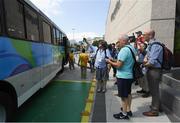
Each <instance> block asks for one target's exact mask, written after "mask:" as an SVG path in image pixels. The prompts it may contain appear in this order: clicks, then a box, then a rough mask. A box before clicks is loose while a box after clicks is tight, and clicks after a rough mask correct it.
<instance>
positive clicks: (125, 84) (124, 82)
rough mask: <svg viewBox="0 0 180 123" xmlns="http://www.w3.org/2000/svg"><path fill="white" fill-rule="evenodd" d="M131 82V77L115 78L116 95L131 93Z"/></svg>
mask: <svg viewBox="0 0 180 123" xmlns="http://www.w3.org/2000/svg"><path fill="white" fill-rule="evenodd" d="M132 83H133V79H122V78H117V86H118V96H119V97H128V95H129V94H131V86H132Z"/></svg>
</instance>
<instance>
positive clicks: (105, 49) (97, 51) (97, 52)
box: [94, 48, 108, 59]
mask: <svg viewBox="0 0 180 123" xmlns="http://www.w3.org/2000/svg"><path fill="white" fill-rule="evenodd" d="M98 51H99V48H98V49H97V50H96V54H95V56H94V59H96V56H97V53H98ZM104 52H105V58H108V57H107V54H106V49H105V50H104Z"/></svg>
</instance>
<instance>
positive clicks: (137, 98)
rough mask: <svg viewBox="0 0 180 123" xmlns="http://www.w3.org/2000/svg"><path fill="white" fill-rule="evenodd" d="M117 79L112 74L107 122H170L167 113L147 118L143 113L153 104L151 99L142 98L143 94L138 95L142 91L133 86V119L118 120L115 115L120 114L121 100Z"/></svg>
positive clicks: (107, 93) (108, 96) (106, 96)
mask: <svg viewBox="0 0 180 123" xmlns="http://www.w3.org/2000/svg"><path fill="white" fill-rule="evenodd" d="M114 82H115V78H113V77H112V73H110V80H109V81H108V82H107V92H106V94H105V98H106V99H105V100H106V121H107V122H170V120H169V119H168V117H167V116H166V114H165V113H160V114H159V116H158V117H146V116H143V115H142V112H144V111H148V110H149V105H150V104H151V97H148V98H142V97H141V94H138V93H136V91H137V90H140V88H139V86H138V85H137V86H135V85H134V84H133V86H132V113H133V117H131V118H130V120H117V119H115V118H114V117H113V114H115V113H119V112H120V107H121V106H120V105H121V99H120V98H119V97H118V96H115V94H117V86H116V85H114Z"/></svg>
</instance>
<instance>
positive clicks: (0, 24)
mask: <svg viewBox="0 0 180 123" xmlns="http://www.w3.org/2000/svg"><path fill="white" fill-rule="evenodd" d="M1 17H2V16H1V12H0V35H1V34H2V18H1Z"/></svg>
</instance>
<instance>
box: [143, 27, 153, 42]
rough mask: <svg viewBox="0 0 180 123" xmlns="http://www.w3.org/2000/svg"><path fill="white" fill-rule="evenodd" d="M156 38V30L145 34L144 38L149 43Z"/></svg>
mask: <svg viewBox="0 0 180 123" xmlns="http://www.w3.org/2000/svg"><path fill="white" fill-rule="evenodd" d="M154 37H155V31H154V30H148V31H145V32H144V38H145V40H146V41H148V42H149V40H150V39H153V38H154Z"/></svg>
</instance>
